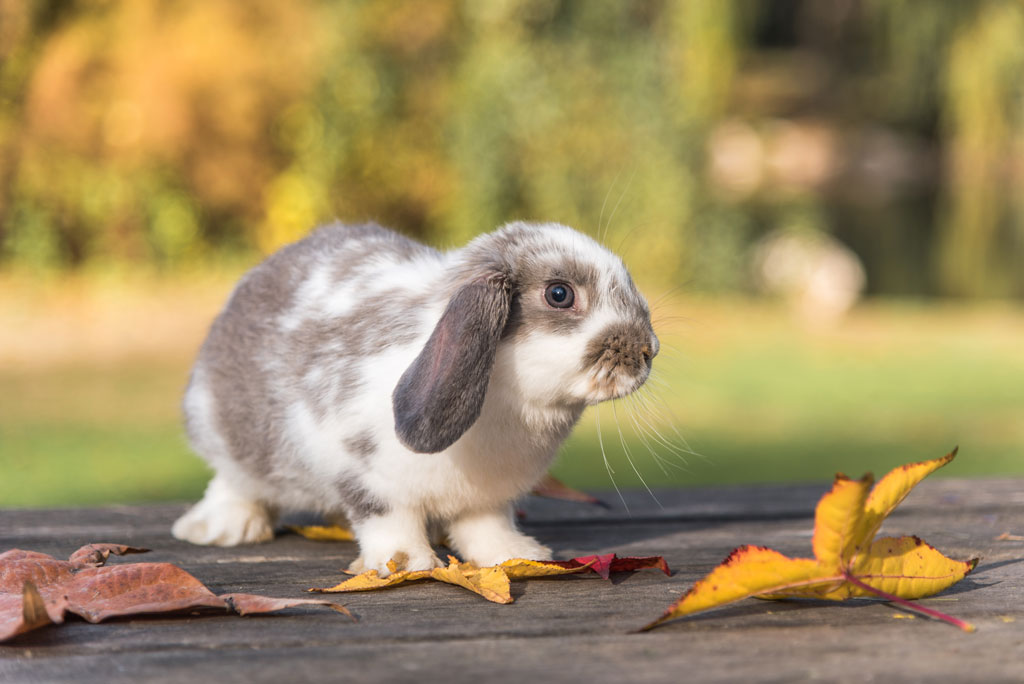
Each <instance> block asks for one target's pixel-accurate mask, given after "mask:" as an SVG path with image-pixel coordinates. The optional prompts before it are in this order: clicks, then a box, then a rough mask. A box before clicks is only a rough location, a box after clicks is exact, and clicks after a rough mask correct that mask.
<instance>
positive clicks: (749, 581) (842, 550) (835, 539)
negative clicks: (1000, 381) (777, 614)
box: [643, 449, 978, 631]
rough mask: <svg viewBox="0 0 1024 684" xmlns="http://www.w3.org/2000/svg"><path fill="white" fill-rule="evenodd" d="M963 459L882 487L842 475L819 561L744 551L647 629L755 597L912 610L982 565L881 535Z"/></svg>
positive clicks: (817, 547) (818, 543) (824, 506)
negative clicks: (924, 483) (911, 500)
mask: <svg viewBox="0 0 1024 684" xmlns="http://www.w3.org/2000/svg"><path fill="white" fill-rule="evenodd" d="M955 456H956V450H955V449H954V450H953V451H952V452H951V453H949V454H947V455H946V456H944V457H942V458H937V459H934V460H931V461H923V462H921V463H911V464H908V465H905V466H902V467H900V468H896V469H895V470H893V471H892V472H890V473H889V474H888V475H886V476H885V477H884V478H882V480H881V481H879V482H878V484H877V485H875V487H874V488H872V486H871V485H872V484H873V478H872V477H871V475H865V476H864V477H862V478H861V479H859V480H851V479H849V478H848V477H846V476H845V475H837V476H836V479H835V482H834V483H833V485H832V490H831V491H829V492H828V493H827V494H825V495H824V496H823V497H822V498H821V500H820V501H819V502H818V506H817V508H816V509H815V515H814V537H813V540H812V547H813V549H814V558H789V557H787V556H784V555H782V554H781V553H779V552H777V551H773V550H771V549H767V548H764V547H760V546H744V547H741V548H738V549H736V550H735V551H733V552H732V553H731V554H730V555H729V557H728V558H726V559H725V561H723V562H722V564H721V565H719V566H718V567H717V568H715V569H714V570H712V571H711V572H710V573H709V574H708V575H707V577H705V578H704V579H702V580H700V581H698V582H697V583H696V584H694V585H693V587H692V588H691V589H690V591H689V592H687V593H686V594H685V595H684V596H683V597H682V598H680V599H679V600H678V601H676V602H675V603H674V604H672V605H671V606H670V607H669V608H668V610H667V611H665V614H664V615H662V616H661V617H660V618H658V619H657V620H655V621H654V622H651V623H650V624H648V625H646V626H645V627H644V628H643V630H648V629H651V628H653V627H656V626H657V625H660V624H662V623H664V622H667V621H668V620H673V619H675V618H679V617H683V616H685V615H691V614H693V613H696V612H699V611H702V610H707V609H709V608H715V607H717V606H721V605H724V604H726V603H731V602H732V601H738V600H740V599H744V598H748V597H751V596H758V597H761V598H792V597H804V598H819V599H830V600H836V601H839V600H843V599H847V598H851V597H862V596H875V597H882V598H887V599H890V600H893V601H896V602H898V603H901V604H905V603H906V602H905V601H904V599H913V598H921V597H923V596H931V595H932V594H935V593H938V592H940V591H942V590H944V589H946V588H948V587H949V586H951V585H953V584H954V583H956V582H958V581H960V580H961V579H963V578H964V576H965V575H966V574H967V573H969V572H970V571H971V570H973V569H974V566H975V565H977V562H978V560H977V559H973V560H968V561H957V560H953V559H951V558H947V557H946V556H944V555H943V554H942V553H940V552H939V551H937V550H936V549H934V548H933V547H931V546H929V545H928V544H926V543H925V542H923V541H921V540H920V539H918V538H917V537H899V538H894V537H883V538H881V539H874V536H875V534H876V533H877V532H878V529H879V527H881V525H882V521H884V520H885V518H886V516H888V515H889V513H891V512H892V510H893V509H894V508H896V506H897V505H899V503H900V502H901V501H903V499H904V498H905V497H906V496H907V494H908V493H909V492H910V490H911V489H913V488H914V486H915V485H916V484H917V483H918V482H920V481H921V480H922V479H924V478H925V477H926V476H927V475H928V474H930V473H931V472H933V471H935V470H936V469H938V468H941V467H942V466H944V465H946V464H947V463H949V462H950V461H952V460H953V458H954V457H955ZM910 607H913V608H914V609H915V610H919V611H921V612H924V613H926V614H929V615H931V616H932V617H939V618H940V619H944V620H947V621H949V622H953V623H954V624H956V625H957V626H959V627H961V628H963V629H965V630H967V631H973V629H974V628H973V627H972V626H971V625H969V624H967V623H965V622H962V621H960V620H956V619H955V618H951V617H949V616H947V615H943V614H941V613H938V612H937V611H932V610H931V609H926V608H923V607H921V606H914V605H913V604H910Z"/></svg>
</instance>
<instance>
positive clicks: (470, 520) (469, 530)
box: [450, 511, 551, 568]
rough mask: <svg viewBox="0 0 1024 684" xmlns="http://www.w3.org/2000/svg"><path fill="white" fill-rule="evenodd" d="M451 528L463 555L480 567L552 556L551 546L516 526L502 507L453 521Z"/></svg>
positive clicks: (456, 545) (453, 541)
mask: <svg viewBox="0 0 1024 684" xmlns="http://www.w3.org/2000/svg"><path fill="white" fill-rule="evenodd" d="M450 532H451V538H452V543H453V544H454V546H455V548H456V550H458V552H459V554H460V555H461V556H462V558H464V559H465V560H467V561H469V562H470V563H473V564H474V565H476V566H477V567H481V568H482V567H490V566H492V565H498V564H500V563H502V562H503V561H507V560H508V559H510V558H526V559H528V560H548V559H550V558H551V549H549V548H548V547H546V546H544V545H543V544H541V543H540V542H538V541H537V540H536V539H534V538H533V537H528V536H526V535H525V534H523V533H522V532H520V531H519V530H517V529H516V528H515V525H514V524H513V523H512V519H511V517H510V516H509V515H508V514H507V513H505V512H503V511H496V512H493V513H486V514H482V515H474V516H471V517H465V518H462V519H460V520H457V521H455V522H454V523H452V525H451V528H450Z"/></svg>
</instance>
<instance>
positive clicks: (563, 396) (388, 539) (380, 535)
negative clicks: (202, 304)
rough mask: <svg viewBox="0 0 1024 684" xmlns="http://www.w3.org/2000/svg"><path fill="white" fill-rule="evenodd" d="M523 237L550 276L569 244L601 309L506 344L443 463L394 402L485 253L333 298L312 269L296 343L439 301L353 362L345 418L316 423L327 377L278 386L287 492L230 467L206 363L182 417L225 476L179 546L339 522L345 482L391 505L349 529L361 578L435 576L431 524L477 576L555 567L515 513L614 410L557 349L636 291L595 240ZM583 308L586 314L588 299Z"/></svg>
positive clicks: (382, 278) (540, 230)
mask: <svg viewBox="0 0 1024 684" xmlns="http://www.w3.org/2000/svg"><path fill="white" fill-rule="evenodd" d="M512 228H519V229H522V226H517V225H513V226H512ZM529 231H531V232H530V233H529V235H530V237H529V240H528V241H529V242H531V243H532V244H531V247H532V248H533V249H535V250H537V251H538V253H540V254H542V255H547V256H545V257H544V258H546V259H547V258H549V259H550V260H552V262H553V263H557V261H558V260H559V259H562V258H564V256H562V254H563V252H560V251H559V249H563V250H564V249H565V248H566V245H568V246H569V248H571V250H572V254H573V256H574V258H576V259H578V260H579V261H581V262H584V263H587V264H590V265H593V266H596V269H597V271H598V272H600V273H601V274H602V276H601V277H602V281H601V282H600V283H599V284H598V288H599V289H600V291H601V293H602V297H600V298H599V299H600V300H601V301H603V302H604V304H602V305H601V306H599V307H595V308H593V310H587V311H586V320H585V323H584V324H583V325H582V326H581V327H580V328H579V329H578V330H577V331H576V332H574V333H572V334H569V335H554V334H551V333H546V332H541V331H536V330H535V331H533V332H529V333H527V334H526V335H525V338H523V339H520V340H518V341H517V342H516V343H515V344H499V346H498V351H497V355H496V358H495V362H494V367H493V369H492V372H491V376H490V382H489V385H488V390H487V393H486V397H485V400H484V403H483V406H482V409H481V413H480V417H479V418H478V419H477V421H476V422H475V423H474V424H473V425H472V426H471V427H470V428H469V429H468V430H467V431H466V432H465V433H464V434H463V435H462V437H460V438H459V439H458V440H457V441H456V442H455V443H454V444H452V445H451V446H450V447H449V448H447V449H446V450H444V451H442V452H441V453H436V454H419V453H414V452H412V451H411V450H410V449H408V448H407V447H406V446H405V445H404V444H403V443H402V442H401V441H400V440H399V439H398V437H397V435H396V434H395V425H394V417H393V412H392V392H393V390H394V388H395V386H396V385H397V384H398V381H399V378H401V377H402V375H403V373H405V371H406V369H408V368H409V366H410V364H411V363H412V362H413V360H414V359H415V358H416V357H417V355H418V354H419V353H420V351H421V350H422V349H423V345H424V343H425V341H426V340H427V338H429V336H430V334H431V332H432V331H433V329H434V326H435V325H436V324H437V321H438V320H439V319H440V318H441V315H442V313H443V311H444V309H445V306H446V305H447V296H448V294H447V293H446V292H445V286H444V284H445V283H447V282H448V279H449V278H450V277H451V274H452V273H453V272H454V271H455V270H456V269H458V268H459V267H460V266H461V265H462V264H463V263H464V262H465V259H466V255H467V254H469V253H470V250H472V249H473V248H474V245H477V244H478V243H477V242H474V243H471V244H470V245H469V246H468V247H467V248H465V249H463V250H456V251H454V252H450V253H448V254H445V255H428V256H424V257H417V258H414V259H412V260H406V261H400V260H399V259H397V257H396V256H395V255H392V254H389V253H387V252H384V253H382V254H379V255H375V256H374V257H372V258H370V259H367V260H366V261H365V262H364V263H363V264H361V265H359V266H358V269H357V271H356V272H357V276H356V279H355V281H349V282H346V283H342V284H341V285H340V286H335V287H331V286H330V281H329V272H330V271H329V269H330V264H329V263H328V261H327V260H325V259H317V260H316V263H314V264H312V266H311V268H310V269H309V275H308V276H307V277H306V279H305V281H304V282H303V283H302V284H301V285H300V286H299V288H298V290H297V295H296V297H295V299H296V305H295V306H294V307H293V308H292V309H290V310H288V311H286V312H285V313H283V314H282V315H281V316H280V318H279V320H278V325H279V326H280V327H281V329H282V330H285V331H295V330H298V329H299V328H300V327H301V326H302V324H303V323H304V322H306V321H308V320H311V319H312V320H316V319H318V318H325V319H326V318H332V317H339V316H344V315H346V314H348V313H349V312H351V311H352V310H353V309H354V308H355V307H356V306H358V305H359V304H360V302H363V301H369V300H368V299H367V298H369V297H372V296H374V295H377V294H381V293H387V292H392V293H394V292H403V293H408V295H409V296H416V295H420V294H421V293H428V294H431V295H432V298H431V299H430V300H429V303H428V304H427V305H426V306H425V307H424V308H423V309H422V310H421V311H419V312H418V314H416V316H415V319H414V321H413V323H414V324H415V326H416V328H415V329H416V335H415V337H416V339H415V341H414V342H413V343H410V344H403V345H390V346H388V345H381V348H380V350H379V351H378V352H377V353H375V354H373V355H370V356H367V357H365V358H363V359H361V360H359V361H358V362H357V363H356V365H355V369H356V371H357V372H356V375H357V377H358V379H360V380H361V381H363V383H362V385H361V387H362V389H361V390H360V391H359V393H358V396H357V397H355V398H354V400H352V398H348V399H349V401H347V402H345V403H342V400H343V399H345V398H344V397H340V396H337V393H336V392H335V394H334V395H332V396H331V397H330V398H331V401H332V402H337V403H338V405H339V409H338V410H337V411H328V412H327V413H326V414H324V413H323V412H322V411H321V412H319V413H318V412H317V411H316V410H315V408H314V406H313V404H312V403H311V398H310V392H311V391H312V388H314V387H322V386H324V384H325V383H327V384H328V385H329V384H330V374H329V373H328V372H327V371H325V370H324V369H321V368H312V369H309V370H308V371H307V372H306V373H305V375H304V376H303V377H300V378H295V379H294V380H292V381H288V382H281V383H280V385H279V388H278V392H279V396H277V397H276V399H277V400H278V401H279V402H280V403H281V404H282V405H283V407H284V409H283V426H284V427H283V432H284V434H285V440H284V443H283V444H282V445H281V450H280V453H278V454H277V459H278V462H279V463H278V465H276V466H275V474H276V475H277V476H278V477H283V478H291V479H289V480H288V481H289V483H291V484H290V486H289V487H288V490H287V491H280V490H279V489H277V488H275V487H272V486H269V485H267V484H266V483H264V482H262V481H260V479H259V478H258V477H253V476H250V474H249V473H246V472H244V470H245V469H244V466H241V465H240V464H238V463H235V462H234V461H233V460H231V459H230V458H229V456H228V453H227V446H226V443H225V439H224V438H223V436H222V435H221V433H220V427H219V426H218V425H217V424H216V420H215V419H214V418H213V415H214V413H215V408H216V407H215V405H214V403H215V402H214V399H213V396H212V393H211V392H210V389H209V387H208V382H207V377H206V371H205V369H204V368H203V365H202V360H201V361H200V363H198V364H197V367H196V370H195V371H194V376H193V382H192V384H191V386H190V389H189V391H188V394H187V396H186V399H185V411H186V414H187V416H188V417H189V421H190V432H191V433H192V435H193V446H194V447H195V448H196V450H197V451H198V452H199V453H201V454H202V455H203V456H204V457H206V458H207V460H208V461H209V462H210V463H211V465H213V466H214V468H215V469H217V471H218V475H217V476H216V477H215V478H214V479H213V481H212V482H211V483H210V486H209V487H208V489H207V491H206V494H205V496H204V498H203V500H202V501H200V502H199V503H198V504H196V506H195V507H193V508H192V509H191V510H190V511H189V512H188V513H187V514H186V515H184V516H183V517H182V518H181V519H180V520H179V521H178V522H177V523H176V524H175V526H174V529H173V532H174V534H175V536H177V537H179V538H182V539H187V540H188V541H191V542H194V543H198V544H221V545H232V544H239V543H250V542H254V541H262V540H264V539H267V538H269V537H270V536H271V522H270V521H271V512H272V511H274V510H275V509H300V510H301V509H305V510H317V511H321V512H324V513H327V514H329V515H332V516H337V515H340V514H341V513H342V512H343V510H344V506H345V501H344V500H343V498H341V497H340V495H339V492H338V490H337V488H336V487H334V486H333V485H332V483H335V482H338V481H340V480H345V479H349V480H352V481H355V482H358V484H359V486H360V487H362V488H363V489H364V490H365V491H366V492H368V493H369V494H370V495H371V496H373V497H375V498H376V499H377V500H379V501H381V502H386V503H387V506H388V509H389V512H388V513H386V514H384V515H376V516H370V517H367V518H364V519H361V520H356V521H354V524H353V528H354V531H355V532H356V535H357V537H358V539H359V546H360V551H361V557H360V559H358V560H357V561H356V562H355V563H353V568H354V569H359V570H361V569H371V568H372V569H376V570H377V571H378V572H380V573H381V574H382V575H384V574H387V573H388V568H387V562H388V561H389V560H391V559H396V561H397V560H404V562H405V563H404V564H405V566H406V567H407V568H409V569H421V568H427V567H433V566H435V565H436V564H437V562H438V561H437V557H436V555H435V554H434V551H433V549H432V548H431V546H430V542H429V540H428V537H427V526H428V523H430V522H431V521H438V522H441V523H443V524H444V525H446V526H447V529H448V534H449V538H450V539H451V541H452V544H453V545H454V547H455V549H456V550H457V551H458V552H459V553H460V554H461V555H462V556H463V557H464V558H466V559H468V560H471V561H473V562H476V563H478V564H482V565H493V564H496V563H500V562H501V561H503V560H505V559H507V558H511V557H526V558H535V559H542V558H549V557H550V553H551V552H550V550H549V549H548V548H546V547H544V546H543V545H541V544H540V543H538V542H537V541H535V540H534V539H532V538H530V537H528V536H526V535H524V534H522V533H521V532H519V531H518V530H517V529H516V527H515V523H514V520H513V517H512V515H511V507H510V502H511V501H512V500H514V499H515V498H517V497H519V496H521V495H523V494H525V493H526V492H528V491H529V490H530V489H531V488H532V487H533V485H534V484H535V483H536V482H537V481H538V480H539V479H540V478H541V477H542V476H543V475H544V473H545V472H546V471H547V469H548V467H549V466H550V464H551V461H552V459H553V458H554V456H555V454H556V453H557V450H558V447H559V446H560V444H561V443H562V441H563V440H564V439H565V437H566V436H567V435H568V433H569V431H570V430H571V428H572V426H573V425H574V423H575V422H576V420H577V419H578V418H579V415H580V413H581V412H582V410H583V408H584V406H585V405H587V404H593V403H597V402H598V401H602V400H605V399H609V398H611V396H605V395H603V394H601V393H600V392H599V391H598V390H597V389H596V386H595V379H599V378H595V377H594V376H593V374H592V373H585V372H582V371H581V370H580V368H579V363H578V362H577V363H567V362H566V361H565V359H564V358H555V357H554V356H553V355H552V354H551V350H552V349H562V350H565V351H566V354H567V355H568V356H569V357H570V358H575V359H580V358H582V354H583V350H584V349H585V348H586V346H587V343H588V342H589V341H590V340H591V339H592V338H593V337H594V335H595V334H597V332H598V331H600V330H601V329H602V328H604V327H605V326H607V325H609V324H611V323H614V322H616V321H619V320H622V319H623V316H624V311H622V310H621V308H622V304H621V302H620V300H619V299H618V298H616V297H613V296H610V295H611V294H613V293H614V292H615V291H616V290H618V289H620V288H626V287H631V285H630V280H629V277H628V274H627V273H626V270H625V267H624V266H623V265H622V262H621V261H620V260H619V259H618V257H616V256H615V255H613V254H611V253H610V252H608V251H607V250H605V249H604V248H603V247H601V246H599V245H598V244H597V243H595V242H594V241H593V240H591V239H590V238H587V237H586V236H583V235H581V234H580V233H577V232H575V231H573V230H571V229H569V228H566V227H564V226H557V225H550V224H545V225H538V226H530V227H529ZM485 239H486V236H485V237H484V238H479V239H478V240H485ZM479 244H486V243H483V242H481V243H479ZM549 246H553V247H549ZM554 247H558V248H559V249H555V248H554ZM522 296H543V293H542V292H540V293H523V294H522ZM579 296H580V297H581V300H580V304H581V306H583V307H584V309H587V308H588V306H589V302H588V299H587V297H588V294H587V293H586V292H580V293H579ZM282 353H285V354H286V350H284V351H283V352H282ZM269 364H270V365H269V366H268V367H267V369H266V370H267V372H268V373H272V374H276V375H275V376H281V377H285V373H286V371H285V370H284V369H285V368H286V364H284V363H283V362H278V361H275V360H271V361H270V362H269ZM640 382H642V380H641V381H640ZM627 384H628V385H630V386H627ZM627 384H624V385H623V386H621V387H618V386H617V387H616V391H615V393H614V396H621V395H623V394H626V393H628V392H629V391H632V390H633V389H635V386H632V385H636V384H639V383H636V382H630V383H627ZM367 432H368V433H369V434H371V435H372V436H373V437H374V439H375V441H376V445H377V450H376V452H375V453H373V454H372V456H371V457H370V458H369V459H368V462H361V461H360V460H358V459H357V457H356V456H354V455H352V454H349V453H347V452H346V451H345V450H344V448H343V447H342V445H343V444H344V443H345V441H346V440H347V439H352V438H355V437H356V436H358V435H361V434H366V433H367Z"/></svg>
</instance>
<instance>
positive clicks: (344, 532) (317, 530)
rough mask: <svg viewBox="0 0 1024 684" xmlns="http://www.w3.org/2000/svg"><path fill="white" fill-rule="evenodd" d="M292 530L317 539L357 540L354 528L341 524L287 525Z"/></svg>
mask: <svg viewBox="0 0 1024 684" xmlns="http://www.w3.org/2000/svg"><path fill="white" fill-rule="evenodd" d="M286 527H287V528H288V529H289V530H291V531H292V532H294V533H296V534H299V535H302V536H303V537H305V538H306V539H313V540H315V541H355V540H356V535H355V533H354V532H352V530H350V529H348V528H347V527H342V526H341V525H287V526H286Z"/></svg>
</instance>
